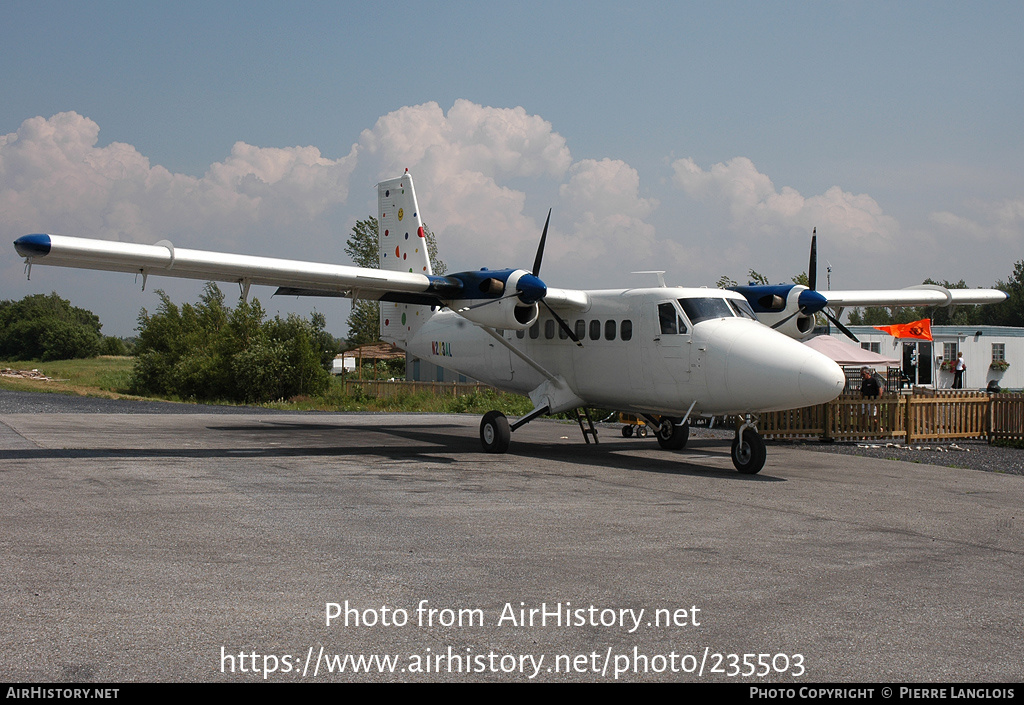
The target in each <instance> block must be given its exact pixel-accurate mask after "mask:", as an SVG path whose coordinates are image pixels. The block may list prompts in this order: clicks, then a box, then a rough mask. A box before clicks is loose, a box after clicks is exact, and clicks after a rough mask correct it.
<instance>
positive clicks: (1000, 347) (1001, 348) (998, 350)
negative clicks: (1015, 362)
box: [992, 343, 1006, 362]
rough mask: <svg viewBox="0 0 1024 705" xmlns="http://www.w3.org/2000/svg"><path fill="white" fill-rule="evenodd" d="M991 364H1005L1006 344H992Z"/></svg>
mask: <svg viewBox="0 0 1024 705" xmlns="http://www.w3.org/2000/svg"><path fill="white" fill-rule="evenodd" d="M992 362H1006V343H992Z"/></svg>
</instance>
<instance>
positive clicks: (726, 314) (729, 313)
mask: <svg viewBox="0 0 1024 705" xmlns="http://www.w3.org/2000/svg"><path fill="white" fill-rule="evenodd" d="M731 303H735V302H733V301H732V300H729V303H726V299H724V298H703V299H679V305H680V306H682V307H683V311H684V312H685V313H686V316H687V318H689V319H690V322H691V323H693V324H694V325H697V324H698V323H700V322H701V321H703V320H706V319H708V318H733V317H735V316H737V315H740V316H743V315H744V314H740V313H738V312H737V311H736V310H735V309H733V308H732V307H731V306H730V305H729V304H731ZM748 308H749V307H748Z"/></svg>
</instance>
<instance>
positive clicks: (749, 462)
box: [732, 430, 768, 475]
mask: <svg viewBox="0 0 1024 705" xmlns="http://www.w3.org/2000/svg"><path fill="white" fill-rule="evenodd" d="M767 457H768V451H767V450H765V447H764V439H763V438H761V436H759V435H758V433H757V431H753V430H747V431H745V432H744V433H743V442H742V443H740V437H739V434H737V436H736V438H734V439H733V441H732V464H733V465H735V466H736V469H737V470H739V471H740V472H741V473H743V474H744V475H756V474H757V473H758V472H760V471H761V468H763V467H764V461H765V458H767Z"/></svg>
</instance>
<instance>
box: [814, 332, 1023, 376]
mask: <svg viewBox="0 0 1024 705" xmlns="http://www.w3.org/2000/svg"><path fill="white" fill-rule="evenodd" d="M848 328H849V329H850V331H851V332H852V333H853V334H854V335H856V336H857V338H859V339H860V342H861V347H863V348H865V349H867V350H871V351H872V352H877V353H880V354H882V355H886V356H889V357H896V358H899V359H901V360H902V361H903V364H902V369H903V373H904V374H905V375H906V376H907V377H909V378H910V382H911V383H912V384H917V385H921V386H929V387H935V388H937V389H949V388H950V387H952V385H953V373H952V372H948V371H945V370H942V369H941V366H942V363H943V361H946V360H956V358H957V353H961V352H962V353H963V354H964V363H965V364H966V365H967V372H965V373H964V382H963V388H964V389H984V388H986V387H987V386H988V383H989V382H990V381H991V380H995V381H996V383H997V384H998V385H999V386H1000V387H1001V388H1003V389H1014V390H1018V389H1021V388H1024V328H1011V327H1009V326H932V338H933V341H932V342H929V341H927V340H912V339H909V338H903V339H896V338H893V337H892V336H891V335H889V334H888V333H883V332H882V331H880V330H877V329H875V328H873V327H871V326H848ZM831 334H832V336H833V337H835V338H840V339H842V340H847V341H849V339H848V338H847V337H846V336H844V335H843V334H842V333H841V332H839V331H838V330H834V329H833V330H832V331H831ZM1001 363H1008V365H1009V366H1008V367H1007V368H1006V369H1005V370H1000V369H997V368H998V367H1000V366H1001Z"/></svg>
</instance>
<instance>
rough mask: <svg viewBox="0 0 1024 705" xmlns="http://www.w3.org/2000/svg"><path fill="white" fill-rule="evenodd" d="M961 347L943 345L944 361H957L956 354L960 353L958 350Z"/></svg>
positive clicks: (949, 344)
mask: <svg viewBox="0 0 1024 705" xmlns="http://www.w3.org/2000/svg"><path fill="white" fill-rule="evenodd" d="M959 347H960V345H959V344H958V343H943V344H942V359H943V360H956V354H957V352H959V351H958V350H957V348H959Z"/></svg>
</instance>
